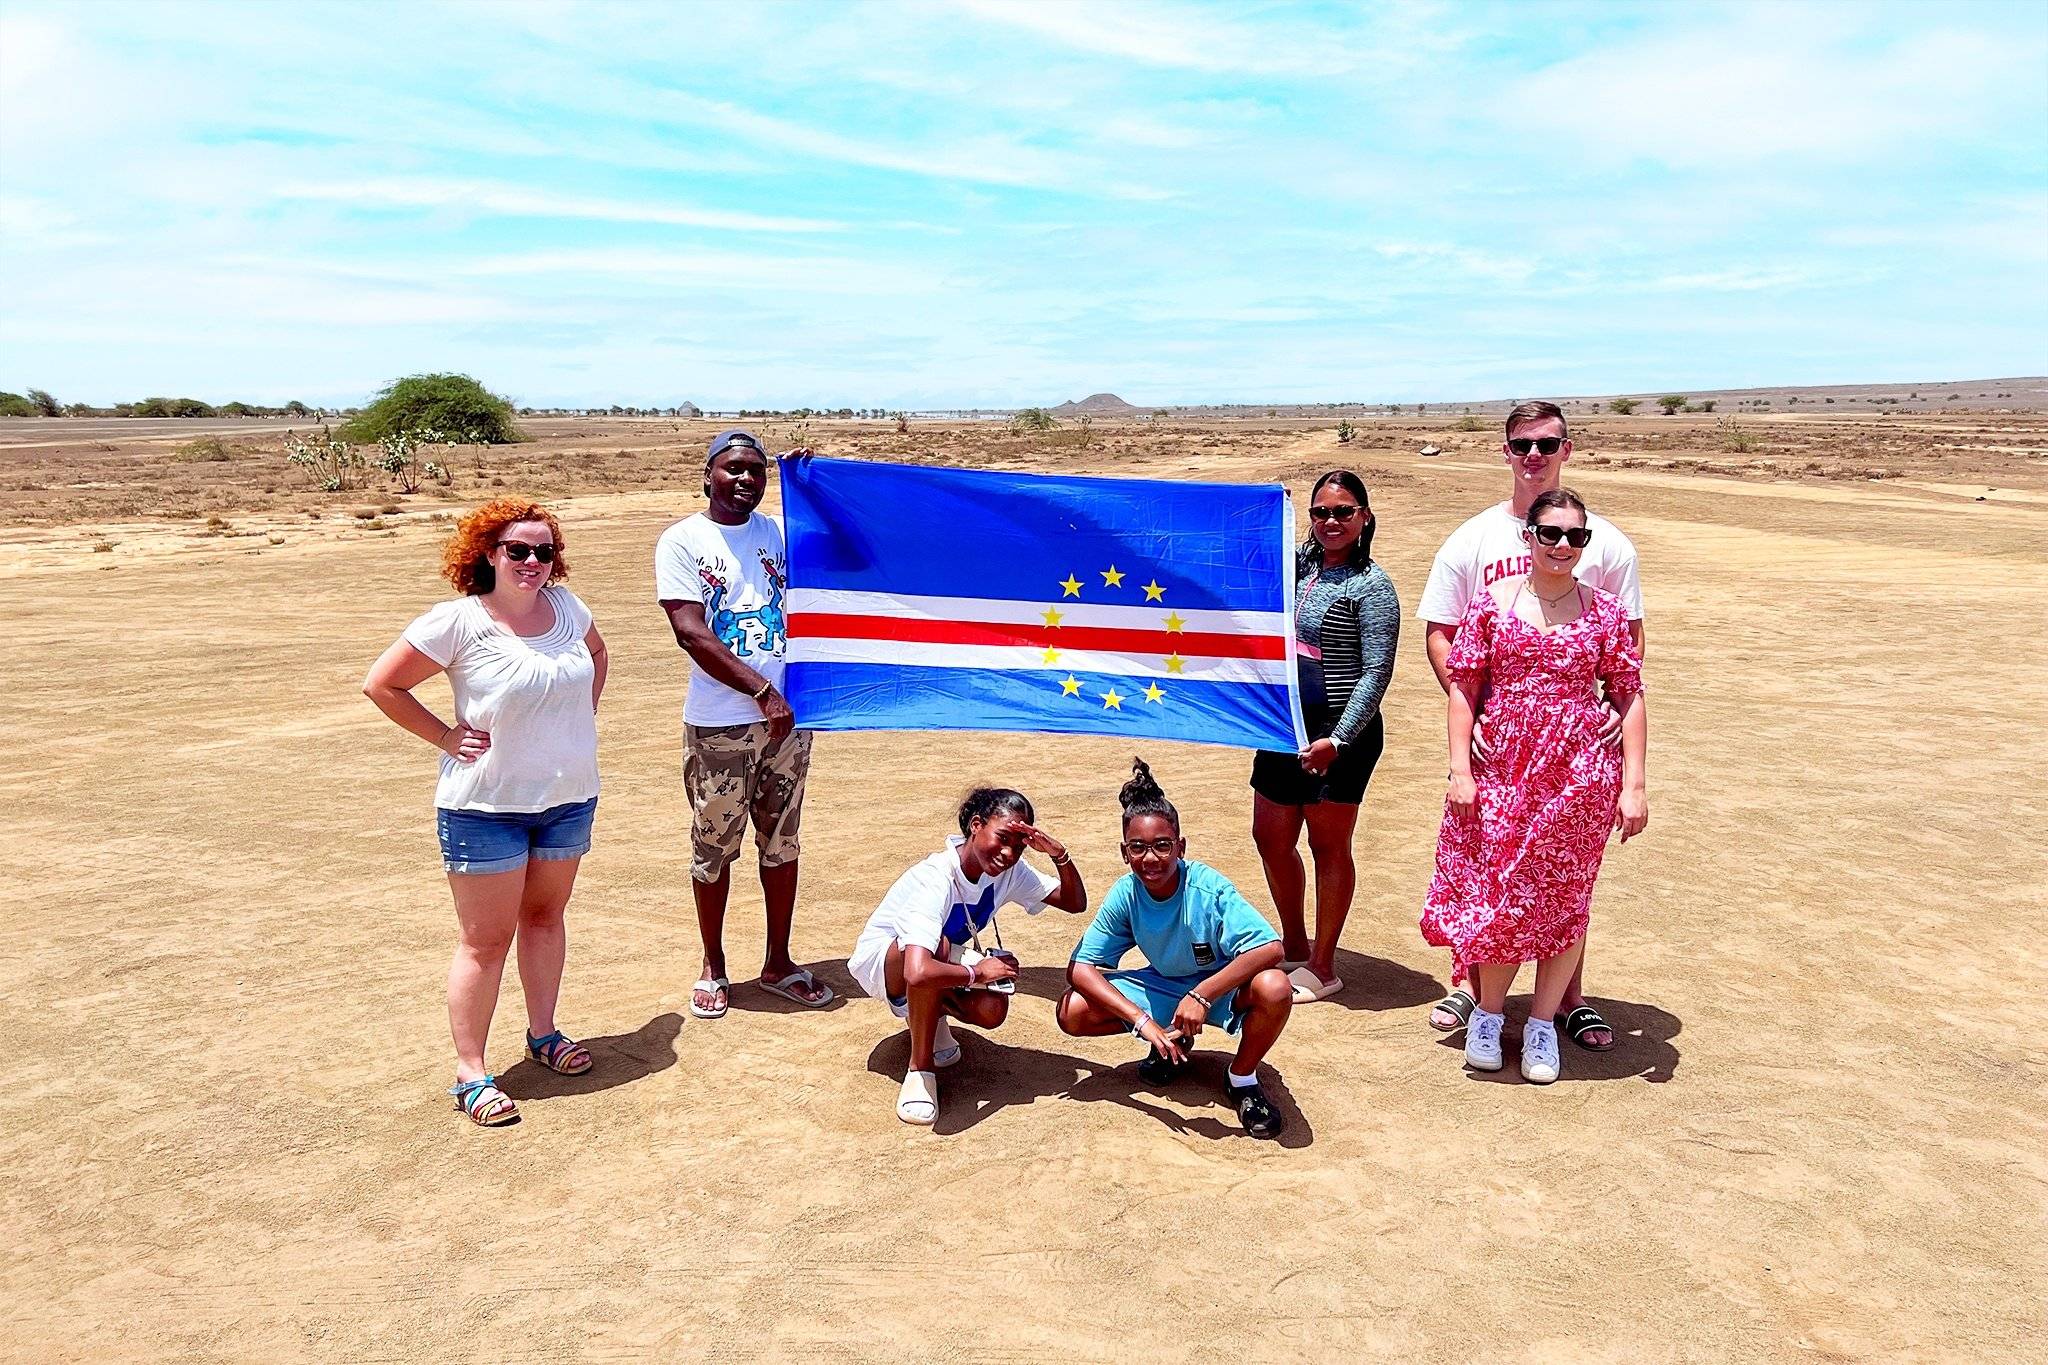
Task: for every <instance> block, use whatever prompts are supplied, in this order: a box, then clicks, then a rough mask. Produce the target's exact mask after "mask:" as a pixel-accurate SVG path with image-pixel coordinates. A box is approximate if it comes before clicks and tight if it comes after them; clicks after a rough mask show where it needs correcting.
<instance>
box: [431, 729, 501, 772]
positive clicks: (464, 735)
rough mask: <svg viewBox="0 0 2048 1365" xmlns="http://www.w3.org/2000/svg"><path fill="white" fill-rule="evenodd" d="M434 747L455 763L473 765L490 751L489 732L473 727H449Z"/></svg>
mask: <svg viewBox="0 0 2048 1365" xmlns="http://www.w3.org/2000/svg"><path fill="white" fill-rule="evenodd" d="M436 747H438V748H439V749H440V750H441V752H442V753H444V754H446V755H448V757H450V758H452V759H454V760H455V761H456V762H457V763H474V762H476V761H477V760H478V759H480V758H482V757H483V756H484V755H485V754H487V753H489V752H490V751H491V732H490V731H489V730H479V729H477V728H476V727H475V726H473V725H451V726H449V727H448V733H447V734H445V735H443V736H441V743H440V744H439V745H438V746H436Z"/></svg>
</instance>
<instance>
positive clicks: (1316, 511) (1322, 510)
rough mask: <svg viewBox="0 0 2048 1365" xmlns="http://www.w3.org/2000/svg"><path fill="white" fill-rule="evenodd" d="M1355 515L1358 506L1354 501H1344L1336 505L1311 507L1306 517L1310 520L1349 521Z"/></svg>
mask: <svg viewBox="0 0 2048 1365" xmlns="http://www.w3.org/2000/svg"><path fill="white" fill-rule="evenodd" d="M1357 515H1358V506H1357V504H1355V503H1344V504H1342V505H1340V506H1337V507H1311V508H1309V509H1308V519H1309V520H1310V521H1330V520H1336V521H1349V520H1351V519H1352V518H1353V517H1355V516H1357Z"/></svg>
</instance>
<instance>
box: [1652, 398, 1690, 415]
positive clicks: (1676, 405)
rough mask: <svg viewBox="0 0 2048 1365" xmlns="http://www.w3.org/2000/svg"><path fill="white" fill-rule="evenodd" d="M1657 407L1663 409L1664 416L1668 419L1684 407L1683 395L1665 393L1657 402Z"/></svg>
mask: <svg viewBox="0 0 2048 1365" xmlns="http://www.w3.org/2000/svg"><path fill="white" fill-rule="evenodd" d="M1657 406H1658V407H1660V408H1662V409H1664V415H1665V416H1666V417H1669V416H1671V415H1672V414H1673V413H1675V412H1677V411H1678V410H1679V409H1680V408H1682V407H1684V406H1685V395H1684V394H1682V393H1667V394H1665V395H1664V396H1663V397H1662V398H1659V399H1658V400H1657Z"/></svg>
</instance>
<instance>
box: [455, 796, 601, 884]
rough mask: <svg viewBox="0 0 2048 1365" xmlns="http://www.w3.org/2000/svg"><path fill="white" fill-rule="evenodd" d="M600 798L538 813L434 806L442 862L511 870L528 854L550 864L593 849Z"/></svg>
mask: <svg viewBox="0 0 2048 1365" xmlns="http://www.w3.org/2000/svg"><path fill="white" fill-rule="evenodd" d="M596 817H597V798H596V797H594V796H593V797H591V798H590V799H589V800H588V801H572V802H570V803H569V804H567V805H563V806H549V807H548V808H547V809H546V810H537V811H490V810H448V809H445V808H442V807H436V808H435V810H434V831H435V833H437V834H439V835H440V836H441V863H442V865H443V866H444V867H446V868H447V869H448V870H449V871H450V872H473V873H484V872H510V871H512V870H514V869H515V868H521V867H524V866H526V860H527V859H528V858H529V857H532V858H538V859H540V860H541V861H542V862H549V861H553V860H557V859H562V858H580V857H582V856H583V855H584V854H586V853H588V852H590V825H591V822H592V821H593V820H594V819H596Z"/></svg>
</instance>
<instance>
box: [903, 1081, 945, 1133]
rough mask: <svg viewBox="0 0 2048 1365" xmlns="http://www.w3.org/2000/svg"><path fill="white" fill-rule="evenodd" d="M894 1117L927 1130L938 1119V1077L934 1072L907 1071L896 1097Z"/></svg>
mask: <svg viewBox="0 0 2048 1365" xmlns="http://www.w3.org/2000/svg"><path fill="white" fill-rule="evenodd" d="M896 1117H897V1118H899V1119H902V1120H903V1121H904V1122H905V1123H914V1124H916V1125H917V1126H918V1127H920V1128H929V1127H931V1126H932V1124H933V1123H935V1122H937V1121H938V1117H939V1077H938V1073H937V1072H934V1071H907V1072H905V1073H904V1075H903V1089H902V1091H901V1092H900V1093H899V1094H898V1095H897V1096H896Z"/></svg>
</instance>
